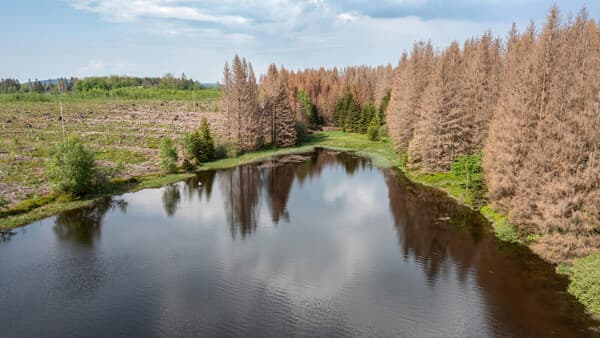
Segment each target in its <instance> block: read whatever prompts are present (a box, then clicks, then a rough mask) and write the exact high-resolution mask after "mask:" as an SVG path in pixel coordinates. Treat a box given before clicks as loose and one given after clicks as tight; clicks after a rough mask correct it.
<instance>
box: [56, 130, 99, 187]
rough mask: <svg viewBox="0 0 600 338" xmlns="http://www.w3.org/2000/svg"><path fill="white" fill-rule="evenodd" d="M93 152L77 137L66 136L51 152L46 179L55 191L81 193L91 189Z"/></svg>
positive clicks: (94, 168)
mask: <svg viewBox="0 0 600 338" xmlns="http://www.w3.org/2000/svg"><path fill="white" fill-rule="evenodd" d="M95 172H96V167H95V163H94V154H93V153H92V152H91V151H89V150H88V149H87V148H86V147H85V146H84V144H83V142H82V141H81V140H79V139H77V138H67V139H65V140H64V141H63V142H61V143H59V144H58V146H57V147H56V149H54V150H53V151H52V153H51V156H50V160H49V161H48V165H47V175H48V179H49V180H50V182H51V183H52V186H53V187H54V189H55V190H56V191H61V192H66V193H71V194H75V195H83V194H86V193H89V192H91V191H92V189H93V184H92V181H93V179H94V176H95Z"/></svg>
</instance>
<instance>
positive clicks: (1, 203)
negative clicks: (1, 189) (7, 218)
mask: <svg viewBox="0 0 600 338" xmlns="http://www.w3.org/2000/svg"><path fill="white" fill-rule="evenodd" d="M7 206H8V200H7V199H6V198H4V196H0V210H2V209H4V208H6V207H7Z"/></svg>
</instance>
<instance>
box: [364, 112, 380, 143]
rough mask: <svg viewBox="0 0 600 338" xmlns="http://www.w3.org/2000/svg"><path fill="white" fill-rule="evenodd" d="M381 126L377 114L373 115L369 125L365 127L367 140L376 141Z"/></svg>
mask: <svg viewBox="0 0 600 338" xmlns="http://www.w3.org/2000/svg"><path fill="white" fill-rule="evenodd" d="M380 126H381V121H380V120H379V117H378V116H375V117H373V118H372V119H371V122H369V126H368V128H367V135H368V136H369V140H371V141H377V140H379V129H380Z"/></svg>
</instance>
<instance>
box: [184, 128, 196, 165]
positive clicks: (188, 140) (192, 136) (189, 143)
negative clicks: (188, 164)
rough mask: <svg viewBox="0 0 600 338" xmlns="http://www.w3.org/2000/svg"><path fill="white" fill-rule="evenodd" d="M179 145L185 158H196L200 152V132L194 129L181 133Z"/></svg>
mask: <svg viewBox="0 0 600 338" xmlns="http://www.w3.org/2000/svg"><path fill="white" fill-rule="evenodd" d="M181 146H182V148H183V152H184V156H185V159H186V160H192V159H195V158H198V156H199V154H200V133H198V132H197V131H195V132H193V133H190V132H186V133H185V134H183V139H182V144H181Z"/></svg>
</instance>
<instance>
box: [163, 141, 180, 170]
mask: <svg viewBox="0 0 600 338" xmlns="http://www.w3.org/2000/svg"><path fill="white" fill-rule="evenodd" d="M177 158H178V156H177V149H176V148H175V146H174V145H173V141H172V140H171V139H170V138H168V137H163V139H162V140H161V141H160V152H159V159H160V169H161V170H162V171H163V172H164V173H167V174H170V173H174V172H176V171H177Z"/></svg>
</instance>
